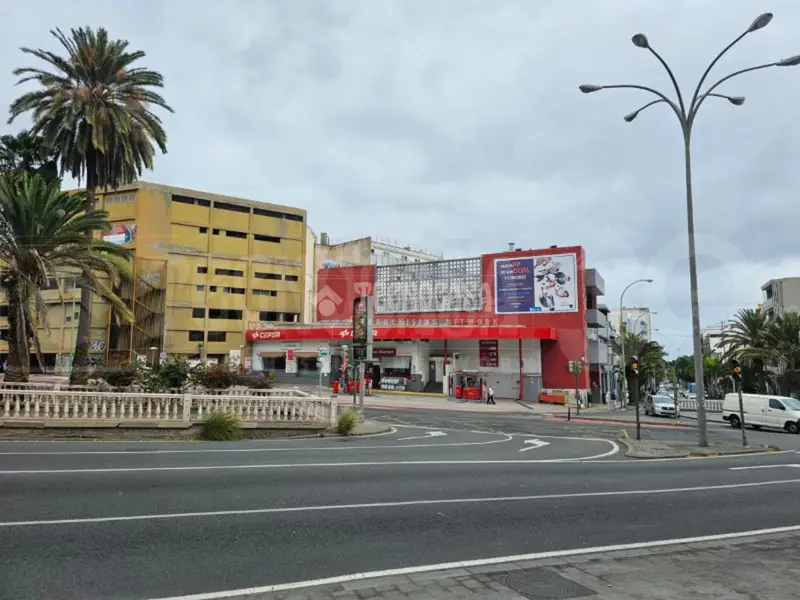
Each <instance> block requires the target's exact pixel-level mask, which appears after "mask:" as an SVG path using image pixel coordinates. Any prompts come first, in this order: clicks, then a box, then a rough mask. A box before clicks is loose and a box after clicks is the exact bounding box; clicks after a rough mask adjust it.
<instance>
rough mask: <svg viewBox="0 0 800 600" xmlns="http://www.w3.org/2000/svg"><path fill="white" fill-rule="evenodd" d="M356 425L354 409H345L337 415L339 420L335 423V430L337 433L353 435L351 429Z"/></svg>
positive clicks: (356, 414)
mask: <svg viewBox="0 0 800 600" xmlns="http://www.w3.org/2000/svg"><path fill="white" fill-rule="evenodd" d="M356 425H358V413H357V412H356V411H354V410H346V411H344V412H343V413H342V414H340V415H339V422H338V423H337V424H336V431H338V432H339V435H343V436H349V435H353V430H354V429H355V428H356Z"/></svg>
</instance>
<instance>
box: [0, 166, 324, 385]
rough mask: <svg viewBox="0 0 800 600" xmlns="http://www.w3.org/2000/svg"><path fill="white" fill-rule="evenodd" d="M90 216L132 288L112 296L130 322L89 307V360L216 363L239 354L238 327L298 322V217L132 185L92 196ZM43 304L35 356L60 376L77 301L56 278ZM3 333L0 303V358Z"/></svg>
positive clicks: (97, 305)
mask: <svg viewBox="0 0 800 600" xmlns="http://www.w3.org/2000/svg"><path fill="white" fill-rule="evenodd" d="M98 207H99V208H103V209H105V210H107V211H108V212H109V219H110V221H111V225H112V229H111V231H108V232H103V234H102V235H103V237H104V239H106V240H108V241H111V242H114V243H119V244H123V245H125V247H128V248H131V250H133V253H134V261H133V271H134V277H133V281H132V282H131V283H128V284H125V285H123V286H122V287H121V288H120V289H119V290H118V293H119V295H120V297H121V298H123V299H124V300H125V301H126V302H127V303H128V306H129V307H130V308H131V310H132V311H133V313H134V315H135V319H134V322H133V323H122V322H120V321H119V320H118V319H117V318H116V315H115V314H113V313H114V311H112V310H110V308H109V307H108V306H107V305H106V304H105V303H104V302H102V301H101V300H100V299H99V298H97V299H96V300H95V302H94V304H93V307H92V334H91V353H92V356H93V358H96V359H107V360H108V359H113V360H125V359H131V360H132V359H135V358H136V357H137V356H139V357H145V358H147V359H148V360H155V357H156V355H158V354H160V353H161V352H166V353H167V354H170V355H172V354H180V355H187V356H189V357H205V358H216V359H218V360H224V359H226V358H227V357H228V356H230V353H231V351H233V352H236V351H238V350H241V349H243V348H244V346H245V343H246V342H245V331H246V327H247V323H248V322H253V321H267V322H302V321H304V320H305V315H306V311H307V310H308V307H309V305H310V304H311V298H310V296H311V295H312V294H313V291H312V290H311V289H310V287H309V286H310V285H311V283H310V282H313V280H314V277H313V264H310V263H313V243H314V237H313V232H311V231H310V229H309V228H308V226H307V220H306V212H305V211H304V210H302V209H299V208H293V207H289V206H282V205H276V204H269V203H265V202H256V201H251V200H244V199H241V198H231V197H226V196H219V195H216V194H210V193H207V192H199V191H193V190H187V189H182V188H175V187H170V186H165V185H157V184H153V183H146V182H142V181H139V182H136V183H135V184H133V185H130V186H127V187H124V188H120V189H118V190H115V191H114V192H109V193H105V194H100V195H98ZM309 240H311V241H310V242H309ZM309 243H310V244H312V247H311V248H310V249H309V248H307V245H308V244H309ZM308 257H311V259H310V261H309V260H308ZM309 273H310V275H309ZM44 295H45V297H46V301H47V303H48V311H47V324H46V326H45V324H42V328H41V329H40V339H41V342H42V351H43V353H44V354H45V360H46V363H47V366H48V370H51V369H52V370H53V371H56V372H58V371H65V370H68V369H69V362H70V361H71V355H72V351H73V348H74V340H75V332H76V328H77V321H78V318H77V317H78V307H79V296H80V292H79V291H78V290H74V282H73V281H72V280H71V279H70V278H69V276H65V278H64V279H62V280H61V281H60V282H59V286H58V287H56V286H54V289H52V290H47V291H45V292H44ZM0 302H2V298H0ZM4 311H6V312H4ZM4 328H5V329H4ZM7 330H8V320H7V305H5V306H3V305H1V304H0V357H2V355H3V354H4V353H6V352H7V345H5V342H4V341H3V340H2V338H5V337H6V335H7ZM34 365H35V360H32V364H31V367H32V369H34V368H35V367H34Z"/></svg>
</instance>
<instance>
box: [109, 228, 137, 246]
mask: <svg viewBox="0 0 800 600" xmlns="http://www.w3.org/2000/svg"><path fill="white" fill-rule="evenodd" d="M135 240H136V224H135V223H134V224H132V225H114V227H112V228H111V231H106V232H105V233H104V234H103V241H104V242H110V243H112V244H119V245H124V244H132V243H133V242H134V241H135Z"/></svg>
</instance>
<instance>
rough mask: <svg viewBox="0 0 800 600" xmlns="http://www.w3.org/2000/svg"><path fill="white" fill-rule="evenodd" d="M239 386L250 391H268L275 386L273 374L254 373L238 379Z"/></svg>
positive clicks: (266, 372) (265, 372)
mask: <svg viewBox="0 0 800 600" xmlns="http://www.w3.org/2000/svg"><path fill="white" fill-rule="evenodd" d="M239 383H240V384H241V385H246V386H247V387H248V388H250V389H251V390H268V389H270V388H272V386H273V385H275V374H274V373H273V372H272V371H263V372H259V371H254V372H252V373H248V374H247V375H242V376H241V377H240V378H239Z"/></svg>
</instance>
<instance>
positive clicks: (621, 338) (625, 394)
mask: <svg viewBox="0 0 800 600" xmlns="http://www.w3.org/2000/svg"><path fill="white" fill-rule="evenodd" d="M637 283H653V280H652V279H637V280H635V281H631V282H630V283H629V284H628V285H627V286H625V289H624V290H622V293H621V294H620V295H619V332H618V333H617V335H618V336H619V348H620V366H621V368H622V369H623V370H624V369H625V364H626V363H625V336H624V335H623V333H624V331H622V312H623V304H622V301H623V300H624V299H625V292H627V291H628V290H629V289H631V288H632V287H633V286H635V285H636V284H637ZM625 379H626V378H625V377H622V398H620V399H619V400H620V404H621V405H622V406H626V405H627V404H628V389H627V388H628V382H627V381H626V380H625Z"/></svg>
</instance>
